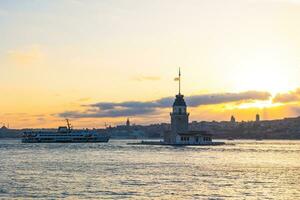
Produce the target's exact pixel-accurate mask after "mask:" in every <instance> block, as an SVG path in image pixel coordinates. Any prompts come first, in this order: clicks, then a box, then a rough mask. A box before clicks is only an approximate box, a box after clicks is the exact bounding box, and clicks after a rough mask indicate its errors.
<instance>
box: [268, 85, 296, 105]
mask: <svg viewBox="0 0 300 200" xmlns="http://www.w3.org/2000/svg"><path fill="white" fill-rule="evenodd" d="M299 100H300V88H298V89H296V90H294V91H290V92H288V93H279V94H277V95H276V96H275V97H274V98H273V102H274V103H290V102H296V101H299Z"/></svg>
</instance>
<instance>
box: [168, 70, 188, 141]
mask: <svg viewBox="0 0 300 200" xmlns="http://www.w3.org/2000/svg"><path fill="white" fill-rule="evenodd" d="M176 80H178V82H179V91H178V94H177V95H176V98H175V101H174V103H173V110H172V112H171V113H170V115H171V138H170V140H171V141H170V142H171V143H175V142H176V136H177V134H178V133H184V132H187V131H188V125H189V113H187V109H186V108H187V106H186V103H185V101H184V98H183V97H184V96H183V95H182V94H181V91H180V90H181V88H180V87H181V85H180V84H181V73H180V69H179V76H178V79H176Z"/></svg>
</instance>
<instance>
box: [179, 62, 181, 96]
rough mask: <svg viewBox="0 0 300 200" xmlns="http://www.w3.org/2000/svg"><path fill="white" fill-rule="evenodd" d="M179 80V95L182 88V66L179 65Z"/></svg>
mask: <svg viewBox="0 0 300 200" xmlns="http://www.w3.org/2000/svg"><path fill="white" fill-rule="evenodd" d="M178 79H179V80H178V82H179V95H180V90H181V72H180V67H179V74H178Z"/></svg>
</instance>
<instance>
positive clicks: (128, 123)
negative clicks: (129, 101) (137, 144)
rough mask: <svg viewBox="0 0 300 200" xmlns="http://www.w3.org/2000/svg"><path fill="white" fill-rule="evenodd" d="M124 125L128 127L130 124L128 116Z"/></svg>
mask: <svg viewBox="0 0 300 200" xmlns="http://www.w3.org/2000/svg"><path fill="white" fill-rule="evenodd" d="M126 126H127V127H129V126H130V121H129V118H127V121H126Z"/></svg>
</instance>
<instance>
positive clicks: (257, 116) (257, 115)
mask: <svg viewBox="0 0 300 200" xmlns="http://www.w3.org/2000/svg"><path fill="white" fill-rule="evenodd" d="M255 118H256V119H255V121H256V122H259V121H260V116H259V114H256V117H255Z"/></svg>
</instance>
